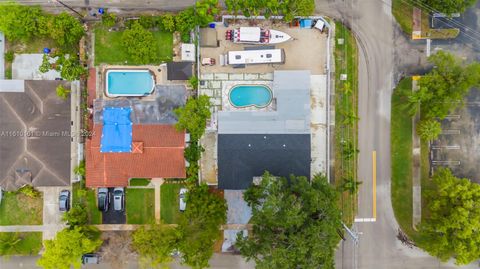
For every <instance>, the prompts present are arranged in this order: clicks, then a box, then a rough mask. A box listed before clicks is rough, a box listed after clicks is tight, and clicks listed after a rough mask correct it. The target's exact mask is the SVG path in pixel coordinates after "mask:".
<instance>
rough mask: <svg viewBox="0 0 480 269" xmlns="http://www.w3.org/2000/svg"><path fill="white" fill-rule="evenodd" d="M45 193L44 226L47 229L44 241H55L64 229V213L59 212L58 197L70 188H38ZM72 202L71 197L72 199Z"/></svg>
mask: <svg viewBox="0 0 480 269" xmlns="http://www.w3.org/2000/svg"><path fill="white" fill-rule="evenodd" d="M37 189H38V190H39V191H41V192H42V193H43V225H44V226H45V227H46V228H47V229H46V230H45V231H44V232H43V240H48V239H53V238H54V237H55V235H56V234H57V232H58V231H60V230H61V229H63V227H64V226H63V224H64V223H63V221H62V217H63V214H64V213H63V212H60V210H58V196H59V194H60V192H61V191H62V190H69V191H70V195H72V194H71V191H72V190H71V188H70V187H38V188H37ZM70 200H71V197H70Z"/></svg>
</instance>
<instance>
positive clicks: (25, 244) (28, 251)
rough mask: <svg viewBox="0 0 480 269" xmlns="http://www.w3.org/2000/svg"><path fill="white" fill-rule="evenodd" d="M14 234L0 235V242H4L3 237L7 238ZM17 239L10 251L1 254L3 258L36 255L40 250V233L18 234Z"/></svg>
mask: <svg viewBox="0 0 480 269" xmlns="http://www.w3.org/2000/svg"><path fill="white" fill-rule="evenodd" d="M13 234H15V233H0V238H1V239H0V240H4V238H5V237H7V236H8V237H9V236H11V235H13ZM18 237H19V239H21V240H20V241H19V242H18V243H17V244H16V245H15V246H14V247H13V248H12V249H9V250H7V251H5V253H1V254H3V255H5V256H10V255H37V254H38V252H40V249H41V248H42V233H40V232H32V233H18Z"/></svg>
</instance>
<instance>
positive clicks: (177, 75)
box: [167, 62, 193, 80]
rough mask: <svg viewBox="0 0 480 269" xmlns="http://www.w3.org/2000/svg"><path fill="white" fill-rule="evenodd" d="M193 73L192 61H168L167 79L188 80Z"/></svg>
mask: <svg viewBox="0 0 480 269" xmlns="http://www.w3.org/2000/svg"><path fill="white" fill-rule="evenodd" d="M192 74H193V64H192V63H191V62H168V63H167V80H188V79H189V78H191V77H192Z"/></svg>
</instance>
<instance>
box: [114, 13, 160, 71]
mask: <svg viewBox="0 0 480 269" xmlns="http://www.w3.org/2000/svg"><path fill="white" fill-rule="evenodd" d="M122 42H123V46H124V47H125V49H126V50H127V52H128V53H129V54H130V55H131V56H132V59H133V60H134V61H136V62H138V63H140V64H148V63H152V62H154V61H155V60H156V59H157V58H158V53H159V48H158V46H156V45H155V44H156V41H155V37H154V36H153V33H152V32H150V31H149V30H147V29H145V28H143V27H142V25H140V23H139V22H137V21H135V22H134V23H133V24H132V26H131V27H130V29H127V30H125V31H124V32H123V34H122Z"/></svg>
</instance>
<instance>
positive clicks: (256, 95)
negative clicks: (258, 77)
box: [229, 85, 273, 108]
mask: <svg viewBox="0 0 480 269" xmlns="http://www.w3.org/2000/svg"><path fill="white" fill-rule="evenodd" d="M272 97H273V96H272V91H271V90H270V88H268V87H267V86H264V85H239V86H235V87H233V88H232V89H231V90H230V94H229V98H230V102H231V103H232V105H233V106H235V107H247V106H256V107H259V108H261V107H266V106H267V105H268V104H270V102H271V101H272Z"/></svg>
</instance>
